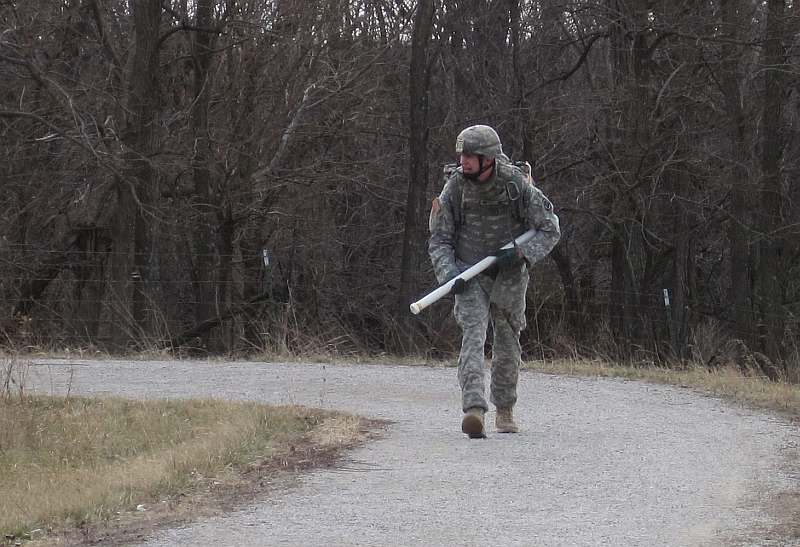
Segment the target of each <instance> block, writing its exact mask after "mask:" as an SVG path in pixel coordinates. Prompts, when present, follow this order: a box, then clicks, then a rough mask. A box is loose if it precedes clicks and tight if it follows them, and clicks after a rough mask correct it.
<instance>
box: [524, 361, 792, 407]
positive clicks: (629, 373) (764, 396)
mask: <svg viewBox="0 0 800 547" xmlns="http://www.w3.org/2000/svg"><path fill="white" fill-rule="evenodd" d="M525 368H528V369H530V370H536V371H539V372H544V373H548V374H560V375H570V376H598V377H607V378H625V379H629V380H643V381H648V382H655V383H661V384H669V385H675V386H681V387H688V388H692V389H695V390H698V391H701V392H702V393H704V394H706V395H713V396H716V397H721V398H724V399H727V400H729V401H735V402H738V403H741V404H744V405H747V406H750V407H752V408H759V409H766V410H773V411H777V412H780V413H783V414H785V415H788V416H790V417H792V418H794V419H798V418H800V385H798V384H789V383H784V382H772V381H770V380H769V379H767V378H765V377H761V376H746V375H743V374H742V373H741V372H740V371H738V370H736V369H733V368H721V369H716V370H709V369H707V368H705V367H700V366H693V365H687V366H685V367H682V368H664V367H657V366H653V365H649V366H641V367H636V366H625V365H615V364H610V363H608V362H605V361H599V360H588V359H587V360H579V359H564V360H554V361H548V362H540V361H537V362H530V363H527V364H526V365H525Z"/></svg>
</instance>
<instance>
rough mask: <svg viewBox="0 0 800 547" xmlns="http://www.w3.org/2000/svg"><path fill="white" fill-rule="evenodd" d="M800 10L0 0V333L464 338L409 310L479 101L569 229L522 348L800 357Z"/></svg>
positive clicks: (532, 303) (267, 341)
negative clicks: (433, 221)
mask: <svg viewBox="0 0 800 547" xmlns="http://www.w3.org/2000/svg"><path fill="white" fill-rule="evenodd" d="M798 16H800V6H799V5H798V2H796V1H791V0H767V1H752V0H708V1H703V2H695V1H644V0H595V1H583V0H574V1H560V2H559V1H541V2H537V1H527V0H453V1H448V2H446V3H442V2H439V1H433V0H421V1H419V2H412V1H403V0H394V1H389V0H386V1H380V0H375V1H352V0H351V1H347V0H314V1H300V0H275V1H265V0H135V1H134V0H131V1H127V2H126V1H122V0H60V1H55V0H25V1H0V21H1V24H0V147H2V157H3V162H2V164H0V184H1V185H2V192H0V257H1V258H0V283H2V287H0V326H1V328H2V332H3V337H2V342H3V343H5V344H6V345H11V346H14V347H27V346H36V347H42V346H44V347H57V348H58V347H76V346H77V347H95V348H100V349H104V350H111V351H124V350H131V349H138V348H159V347H163V348H171V347H183V348H194V349H195V350H197V351H207V352H211V353H223V352H251V351H252V352H260V351H288V352H294V353H303V352H317V351H319V352H328V353H330V352H333V353H339V354H353V353H363V354H375V353H384V352H385V353H392V354H397V353H411V354H425V355H429V356H434V357H441V356H447V355H450V354H451V353H452V352H453V351H456V350H457V347H458V343H459V333H458V331H457V327H456V325H455V323H454V322H453V321H452V320H451V319H450V311H451V310H450V301H449V300H445V301H442V302H439V303H438V304H436V305H434V306H433V307H432V308H430V309H428V310H426V311H425V312H423V314H421V316H419V317H415V316H412V315H411V314H410V313H409V311H408V304H409V303H410V302H411V301H413V300H415V299H416V298H418V297H419V296H421V295H422V294H424V293H425V292H427V291H428V290H429V289H431V288H432V287H433V286H434V277H433V275H432V272H431V269H430V266H429V263H428V260H427V255H426V251H425V242H426V237H427V217H428V211H429V203H430V200H431V198H432V197H433V196H435V195H436V194H437V193H438V192H439V190H440V188H441V184H442V181H441V172H442V164H444V163H448V162H452V161H454V159H455V153H454V141H455V136H456V135H457V133H458V132H459V131H460V130H461V129H463V128H464V127H465V126H467V125H471V124H474V123H486V124H490V125H492V126H494V127H495V128H496V129H497V130H498V132H499V134H500V136H501V139H502V141H503V144H504V149H505V151H506V153H507V154H508V155H509V156H511V157H512V158H513V159H515V160H527V161H529V162H531V164H532V165H533V172H534V177H535V179H536V181H537V185H539V186H540V187H541V188H542V190H543V191H544V192H545V194H546V195H547V196H548V197H549V198H550V199H551V201H553V203H554V204H555V206H556V210H557V213H558V215H559V217H560V218H561V223H562V229H563V236H562V240H561V243H560V244H559V245H558V247H557V248H556V249H555V251H554V252H553V253H552V255H551V257H549V258H548V259H546V260H545V261H544V262H543V263H541V264H539V265H537V266H535V267H534V270H533V281H532V283H531V287H530V290H529V296H528V309H529V311H528V323H529V327H528V329H527V330H526V331H525V333H524V335H523V347H524V350H525V352H526V356H527V357H528V358H542V357H552V356H557V355H589V356H601V357H608V358H612V359H626V360H632V361H635V362H644V363H660V362H663V361H665V360H674V359H696V360H701V361H703V362H705V363H707V364H710V365H711V364H713V363H714V362H715V360H718V358H719V356H720V355H722V354H723V353H724V352H726V351H730V349H731V348H732V347H736V348H739V350H740V353H747V355H749V356H750V357H751V358H753V356H755V358H756V360H757V361H759V362H761V363H774V366H773V365H769V366H768V367H765V370H770V371H771V374H784V375H785V374H786V373H789V374H788V377H791V376H792V373H794V374H797V370H798V368H800V364H799V363H800V354H799V353H798V345H797V340H798V339H797V335H798V312H799V311H800V279H798V266H799V264H798V259H800V243H799V241H800V240H799V239H798V232H800V227H798V220H800V207H798V199H800V188H799V187H798V185H797V184H794V179H795V177H796V176H797V172H798V158H800V153H798V146H800V141H798V124H799V123H800V116H798V114H800V110H799V108H800V102H798V100H799V99H800V94H799V92H800V88H799V87H798V85H799V84H800V79H799V78H798V68H800V62H799V60H798V57H797V53H798V45H797V39H798V33H799V32H800V18H799V17H798ZM665 291H667V292H666V294H667V295H668V296H669V305H668V306H667V305H666V301H665ZM726 348H727V349H726ZM765 360H766V361H765Z"/></svg>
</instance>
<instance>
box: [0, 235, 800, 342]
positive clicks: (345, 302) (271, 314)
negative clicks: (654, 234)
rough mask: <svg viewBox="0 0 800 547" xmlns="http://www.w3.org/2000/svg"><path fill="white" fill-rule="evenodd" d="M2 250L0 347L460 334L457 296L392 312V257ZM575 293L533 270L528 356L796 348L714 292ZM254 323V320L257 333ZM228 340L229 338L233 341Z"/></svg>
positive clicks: (789, 324)
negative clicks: (128, 267)
mask: <svg viewBox="0 0 800 547" xmlns="http://www.w3.org/2000/svg"><path fill="white" fill-rule="evenodd" d="M5 248H6V249H11V250H12V251H13V252H12V253H3V254H4V256H2V258H0V312H1V313H0V328H1V329H2V330H3V332H4V333H5V339H6V340H5V341H6V342H15V341H20V340H21V341H23V342H25V341H30V340H36V341H37V343H43V344H47V343H49V342H53V341H58V343H64V344H69V343H75V344H83V343H87V341H90V342H91V343H97V344H104V345H105V344H108V345H110V344H112V342H116V343H119V340H120V339H121V338H125V336H127V337H129V338H131V339H136V338H139V339H140V342H141V341H142V340H141V339H146V340H147V342H149V343H152V341H153V340H154V339H156V340H159V343H160V344H164V345H169V344H170V343H172V342H174V341H175V340H176V339H181V338H180V337H181V336H182V335H184V334H186V333H191V332H193V329H197V328H198V325H201V324H202V323H203V322H209V321H211V322H214V324H213V325H210V326H209V328H208V329H207V330H206V331H204V332H202V333H201V334H200V335H198V336H197V337H200V338H202V337H208V336H209V335H208V333H213V336H214V337H216V338H227V339H228V340H229V341H228V342H227V343H225V344H222V346H227V348H226V349H231V348H235V347H245V348H252V347H255V346H257V345H258V344H264V343H265V342H264V339H265V338H267V337H266V336H263V333H268V332H272V333H274V332H276V325H278V326H279V327H280V329H282V330H283V333H282V335H281V336H282V337H283V338H284V339H287V338H293V339H295V340H304V341H305V342H306V343H309V341H310V340H311V339H312V338H314V339H315V341H314V342H313V344H312V345H314V346H315V347H325V346H327V345H329V341H330V340H337V341H338V342H337V344H339V345H340V346H344V345H349V346H350V347H353V348H359V349H363V350H365V351H378V352H379V351H386V350H387V349H388V347H389V346H392V345H393V343H394V341H395V340H396V339H398V338H399V337H401V333H400V331H401V330H403V329H406V330H410V331H411V332H412V333H417V335H418V338H419V342H418V344H417V348H425V347H435V348H445V349H449V350H455V349H457V346H458V339H459V331H458V329H457V327H456V325H455V323H454V322H453V321H450V320H448V317H449V315H450V314H449V311H450V306H451V305H452V299H451V298H450V297H446V298H445V299H444V301H443V302H440V303H438V304H436V307H437V308H436V309H434V310H431V311H429V312H426V313H425V314H422V315H421V316H419V317H410V318H407V317H404V314H407V313H408V312H407V310H404V309H403V308H402V306H398V296H397V294H396V292H395V291H396V287H397V279H398V276H399V272H398V269H397V266H396V265H395V264H392V263H389V262H388V261H383V262H377V264H380V265H381V266H383V269H382V270H376V271H374V272H372V273H373V275H371V276H367V275H366V273H365V272H366V269H367V268H366V266H365V264H360V265H356V267H353V268H348V267H347V266H346V265H342V264H335V265H334V264H330V263H317V264H304V265H303V264H301V266H302V267H301V268H300V269H299V270H298V271H295V272H289V271H287V269H288V267H287V265H286V264H280V263H279V262H277V263H276V262H274V261H272V262H270V261H265V260H264V256H263V255H262V254H261V251H260V250H259V253H258V254H252V255H247V254H243V253H241V252H239V253H236V254H230V255H226V256H220V255H219V254H218V253H214V254H207V255H190V256H189V255H187V257H188V258H189V259H191V260H192V261H195V262H203V263H205V264H208V265H210V266H209V267H208V268H207V269H206V277H202V276H199V275H198V272H197V271H193V270H192V268H191V264H190V265H188V266H187V265H186V264H183V263H182V262H181V260H180V259H179V258H178V257H176V256H175V255H174V254H170V253H159V254H155V255H154V256H155V260H154V261H153V264H154V267H153V268H152V270H151V272H152V274H151V276H150V278H146V277H147V274H148V273H150V272H145V276H142V275H141V274H140V273H139V272H138V271H135V270H132V271H131V274H130V275H128V276H125V278H124V279H114V278H112V273H111V267H110V266H109V264H108V261H109V257H111V256H112V254H111V253H107V252H104V251H79V252H78V251H72V252H71V253H69V256H68V257H67V258H66V259H64V260H62V261H61V262H60V263H59V264H58V265H56V266H52V265H48V264H47V257H64V256H65V253H64V252H62V251H55V250H48V249H41V248H37V247H35V246H33V245H17V246H6V247H5ZM126 256H128V257H130V255H126ZM148 256H152V255H148ZM42 257H45V258H44V259H43V258H42ZM226 261H227V265H226V266H225V268H227V270H226V274H225V275H224V276H222V278H220V277H219V275H218V271H217V268H219V265H220V263H224V262H226ZM131 263H132V261H130V260H129V261H128V264H131ZM375 263H376V262H370V263H369V265H373V264H375ZM293 267H294V266H293ZM48 268H50V269H51V270H50V271H49V272H48V273H46V274H44V273H43V272H46V271H47V269H48ZM428 270H429V268H428V269H426V270H423V271H418V272H414V274H415V275H416V278H417V280H418V285H419V294H420V295H421V294H424V293H425V292H427V290H429V289H430V288H432V285H433V275H432V273H431V272H430V271H428ZM134 291H137V294H138V296H134V295H133V293H134ZM665 291H666V292H665ZM574 294H575V296H576V298H575V300H574V301H569V300H568V299H567V296H566V291H565V290H564V287H563V285H562V280H561V279H560V278H559V277H558V274H557V272H556V271H555V269H553V268H552V267H549V268H544V269H543V270H542V271H537V272H535V275H534V276H533V278H532V282H531V284H530V286H529V292H528V312H527V317H528V325H529V328H528V330H527V331H526V332H525V333H524V334H523V338H522V339H523V344H524V346H525V347H526V350H527V351H529V352H530V353H531V354H545V353H546V354H548V355H556V354H558V353H559V352H570V351H573V352H574V351H578V350H579V351H581V352H588V353H591V352H592V351H597V352H609V353H612V352H619V353H626V352H627V353H630V351H628V350H629V349H630V348H634V349H635V350H636V351H640V352H643V351H648V352H651V353H653V354H656V355H662V354H664V355H666V354H671V355H685V354H687V352H691V346H693V345H694V344H696V339H697V337H698V333H700V334H699V335H700V336H706V337H708V336H713V337H716V338H717V339H718V340H717V341H716V342H714V344H716V345H721V344H722V341H724V340H725V339H726V338H731V337H737V338H741V339H744V340H747V341H748V343H749V344H750V345H752V346H753V347H759V348H760V347H761V346H763V341H764V339H765V336H766V335H767V334H769V333H768V332H767V331H768V330H769V329H775V328H776V325H777V326H778V327H779V328H780V329H782V332H781V333H777V334H776V333H774V332H772V333H771V334H770V335H772V336H778V337H779V338H780V340H779V343H780V344H781V346H782V347H783V348H784V349H785V350H786V351H787V352H789V353H791V352H792V351H794V350H795V346H796V338H797V333H798V332H800V325H798V323H800V314H798V313H796V310H795V309H794V308H793V306H791V305H787V306H783V307H781V306H776V307H771V308H767V309H760V308H759V307H758V306H757V305H755V304H754V305H752V306H747V307H741V308H736V307H735V306H732V305H730V303H729V302H727V301H726V299H725V297H724V296H723V291H722V290H721V288H719V287H716V288H714V290H708V291H707V292H706V293H705V294H704V295H703V297H702V298H700V297H698V296H696V295H692V294H685V295H684V299H683V302H684V305H683V308H682V309H677V308H676V307H675V298H674V294H673V291H672V288H671V287H667V286H658V287H653V288H651V289H647V290H643V289H639V290H637V289H634V288H630V287H627V288H626V289H625V290H614V289H612V288H611V287H610V281H609V280H608V279H602V278H601V279H599V280H596V284H595V285H593V286H591V287H588V288H586V287H582V288H577V289H576V291H575V293H574ZM136 298H138V303H136V302H134V300H135V299H136ZM254 298H255V299H256V301H252V300H253V299H254ZM136 306H138V311H136V310H134V308H135V307H136ZM20 310H23V312H24V313H21V314H20V313H19V312H20ZM398 310H399V311H398ZM737 315H744V316H746V317H750V318H751V319H752V321H750V322H749V323H747V324H745V325H742V324H741V320H739V321H738V322H737V321H736V320H735V318H736V316H737ZM255 323H261V324H260V325H258V328H256V325H255ZM708 325H713V327H709V326H708ZM531 327H532V328H531ZM292 329H293V330H294V332H288V331H289V330H292ZM114 331H122V333H123V336H120V334H119V332H117V334H114ZM712 331H713V332H712ZM232 333H233V334H232ZM254 333H256V334H254ZM258 333H261V334H262V335H259V334H258ZM270 336H273V335H270ZM197 337H195V338H197ZM273 337H274V336H273ZM234 338H236V340H237V341H236V342H230V340H232V339H234ZM341 340H346V341H348V342H347V343H345V344H342V343H341ZM142 343H144V342H142ZM709 344H711V343H710V342H709ZM714 344H711V345H714ZM570 345H571V346H572V347H567V346H570ZM623 348H628V350H624V351H623Z"/></svg>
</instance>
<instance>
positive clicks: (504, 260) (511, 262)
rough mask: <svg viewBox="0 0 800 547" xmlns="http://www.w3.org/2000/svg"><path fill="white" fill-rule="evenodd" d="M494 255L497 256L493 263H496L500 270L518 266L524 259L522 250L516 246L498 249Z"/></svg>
mask: <svg viewBox="0 0 800 547" xmlns="http://www.w3.org/2000/svg"><path fill="white" fill-rule="evenodd" d="M494 256H495V257H497V262H495V264H497V267H498V269H501V270H505V269H508V268H513V267H518V266H519V265H520V264H522V263H523V262H524V261H525V259H524V258H523V257H522V251H521V250H519V249H518V248H516V247H511V248H510V249H500V250H498V251H497V252H496V253H494Z"/></svg>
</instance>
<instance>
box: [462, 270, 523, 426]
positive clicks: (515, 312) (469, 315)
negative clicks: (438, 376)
mask: <svg viewBox="0 0 800 547" xmlns="http://www.w3.org/2000/svg"><path fill="white" fill-rule="evenodd" d="M527 288H528V272H527V270H526V269H524V268H521V269H519V270H513V271H504V272H500V273H499V274H498V275H497V278H496V279H492V278H491V277H489V276H486V275H479V276H478V277H476V278H474V279H472V280H471V281H469V282H468V283H467V288H466V290H465V291H464V292H463V293H461V294H459V295H456V297H455V300H456V302H455V307H454V309H453V314H454V315H455V318H456V322H457V323H458V325H459V326H460V327H461V331H462V338H461V353H460V355H459V357H458V382H459V385H460V386H461V405H462V409H463V410H464V411H466V410H467V409H469V408H472V407H479V408H482V409H484V410H488V409H489V407H488V405H487V404H486V399H485V387H484V380H485V370H484V346H485V344H486V333H487V329H488V326H489V322H490V321H491V324H492V331H493V333H494V338H493V343H492V370H491V389H490V392H491V402H492V403H493V404H494V405H495V407H500V408H505V407H513V406H514V403H516V402H517V381H518V378H519V363H520V354H521V352H522V351H521V347H520V344H519V334H520V332H521V331H522V329H524V328H525V324H526V323H525V293H526V291H527Z"/></svg>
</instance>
